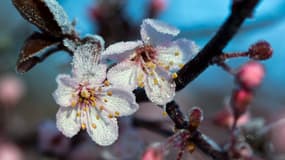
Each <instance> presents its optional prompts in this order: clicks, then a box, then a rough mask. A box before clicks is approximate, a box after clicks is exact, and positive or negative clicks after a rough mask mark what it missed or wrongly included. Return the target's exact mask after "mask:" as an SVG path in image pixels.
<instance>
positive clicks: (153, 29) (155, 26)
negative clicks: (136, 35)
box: [141, 19, 180, 45]
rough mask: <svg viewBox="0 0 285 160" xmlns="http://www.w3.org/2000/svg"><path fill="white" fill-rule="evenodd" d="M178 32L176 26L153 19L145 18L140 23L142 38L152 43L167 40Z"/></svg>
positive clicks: (157, 43) (155, 43)
mask: <svg viewBox="0 0 285 160" xmlns="http://www.w3.org/2000/svg"><path fill="white" fill-rule="evenodd" d="M179 32H180V31H179V30H178V29H177V28H175V27H172V26H170V25H168V24H165V23H164V22H161V21H158V20H154V19H145V20H144V21H143V23H142V25H141V37H142V40H143V41H144V42H145V43H148V44H152V45H159V44H162V43H166V42H169V41H171V40H172V39H173V38H174V37H175V36H177V35H178V34H179Z"/></svg>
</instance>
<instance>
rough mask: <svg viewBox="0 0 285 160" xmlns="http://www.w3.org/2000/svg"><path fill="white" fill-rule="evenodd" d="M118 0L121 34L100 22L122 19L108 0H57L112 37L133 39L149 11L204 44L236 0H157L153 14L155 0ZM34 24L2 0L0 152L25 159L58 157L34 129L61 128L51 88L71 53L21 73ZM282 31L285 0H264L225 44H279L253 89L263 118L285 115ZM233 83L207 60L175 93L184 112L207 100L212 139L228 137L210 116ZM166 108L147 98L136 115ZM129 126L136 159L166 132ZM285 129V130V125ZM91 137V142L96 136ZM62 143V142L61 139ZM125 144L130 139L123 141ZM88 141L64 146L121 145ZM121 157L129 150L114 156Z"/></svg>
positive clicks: (83, 29)
mask: <svg viewBox="0 0 285 160" xmlns="http://www.w3.org/2000/svg"><path fill="white" fill-rule="evenodd" d="M117 1H121V2H120V3H123V4H122V5H121V6H122V8H121V9H120V11H121V12H120V15H121V16H123V20H125V21H127V23H128V25H127V27H126V26H125V28H123V29H126V28H127V30H128V32H124V31H123V29H122V30H116V32H115V33H112V34H117V35H119V36H117V37H116V36H114V37H112V36H110V35H108V33H105V32H104V29H103V30H102V28H101V29H100V25H101V26H102V23H104V25H105V26H106V24H107V26H108V24H109V23H110V24H112V22H114V19H107V20H105V21H102V20H101V19H100V16H101V15H100V14H103V15H104V14H114V15H112V16H113V17H112V16H111V17H112V18H114V17H115V19H116V18H118V19H119V20H118V21H119V22H121V21H120V18H122V17H120V16H118V15H117V16H116V14H118V12H115V13H112V8H107V11H106V10H105V11H104V10H103V11H102V10H100V9H98V8H100V7H98V6H100V5H101V4H102V3H107V2H106V1H105V2H104V0H101V1H100V0H98V1H96V0H81V1H73V0H59V3H60V4H61V5H62V6H63V8H64V9H65V10H66V12H67V14H68V15H69V17H70V20H76V22H77V23H76V28H77V30H78V31H79V33H80V35H82V36H84V35H85V34H87V33H92V34H95V33H103V34H106V36H108V37H106V38H108V42H107V44H108V43H111V42H113V41H120V40H128V39H136V38H137V37H136V36H137V33H138V32H139V25H140V23H141V22H142V20H143V19H144V18H146V17H149V16H152V17H154V18H157V19H161V20H163V21H165V22H167V23H169V24H171V25H173V26H176V27H178V28H179V29H180V30H181V34H180V35H179V36H180V37H185V38H189V39H192V40H194V41H195V42H196V43H197V44H198V45H199V46H201V47H203V46H204V45H205V44H206V42H207V41H208V40H209V39H210V38H211V37H212V36H213V35H214V33H215V32H216V31H217V29H218V28H219V26H220V25H221V23H222V22H223V21H224V20H225V18H226V17H227V15H228V14H229V13H230V5H231V2H232V1H230V0H219V1H213V0H160V1H158V2H156V3H157V4H156V6H155V7H156V8H155V9H156V10H155V11H156V12H155V13H152V14H150V11H151V10H150V6H151V5H154V4H153V1H152V0H125V1H124V0H117ZM108 3H110V4H112V3H117V2H116V0H108ZM96 6H97V8H96ZM160 7H161V8H160ZM108 9H110V10H108ZM98 15H99V16H98ZM98 17H99V18H98ZM104 25H103V26H104ZM118 25H121V24H118ZM130 26H131V27H130ZM130 28H131V29H130ZM35 30H37V28H36V27H34V26H33V25H31V24H29V23H28V22H27V21H25V20H24V19H23V18H22V17H21V16H20V15H19V13H18V12H17V10H16V9H15V8H14V7H13V5H12V3H11V1H10V0H2V1H1V2H0V100H1V101H2V102H1V103H0V105H1V106H0V107H1V109H0V112H1V113H0V116H1V118H0V119H1V127H0V128H1V132H2V133H0V136H1V137H0V143H1V144H0V160H4V159H1V153H2V154H3V153H4V151H5V149H6V150H8V151H9V152H11V153H12V152H15V154H16V152H17V154H19V156H21V155H24V156H23V157H25V159H28V160H30V159H37V160H38V159H47V160H48V159H56V158H54V157H53V156H49V155H50V154H41V153H42V152H43V150H45V149H42V148H41V147H40V145H39V144H38V141H39V140H38V139H37V138H35V136H37V137H38V135H39V134H37V133H39V131H40V130H41V128H45V129H47V131H42V132H43V133H47V132H49V131H50V130H51V132H53V130H56V129H54V128H53V127H54V126H53V125H52V124H53V123H54V121H55V113H56V112H57V109H58V106H57V105H56V103H55V102H54V100H53V98H52V96H51V94H52V92H53V91H54V90H55V89H56V82H55V77H56V76H57V74H59V73H64V72H65V73H68V72H70V61H71V57H70V56H69V55H68V54H66V53H64V52H59V53H57V54H55V55H52V56H50V57H49V58H48V59H47V60H46V61H45V62H43V63H41V64H39V65H37V66H36V67H35V68H33V69H32V70H31V71H29V72H28V73H25V74H24V75H21V74H17V73H16V71H15V66H16V62H17V56H18V54H19V51H20V48H21V47H22V45H23V43H24V41H25V39H26V38H27V37H28V36H29V35H30V34H31V33H32V32H33V31H35ZM121 32H122V33H121ZM284 35H285V1H284V0H274V1H272V0H263V1H262V3H261V4H260V5H259V6H258V7H257V9H256V11H255V13H254V16H253V17H252V18H251V19H248V20H247V21H246V23H245V24H244V25H243V27H242V28H241V30H240V31H239V33H238V34H237V35H236V36H235V38H234V39H233V40H232V41H231V42H230V43H229V45H228V46H227V48H226V49H225V51H228V52H231V51H246V50H247V49H248V47H249V46H250V45H251V44H253V43H255V42H256V41H258V40H266V41H268V42H270V44H271V45H272V48H273V50H274V54H273V57H272V58H271V59H269V60H267V61H264V62H262V63H263V64H264V66H265V68H266V76H265V79H264V82H263V84H262V86H261V87H260V88H259V89H258V90H257V91H256V96H255V99H254V102H253V103H252V104H251V106H252V107H251V114H252V117H263V118H264V120H265V122H266V123H270V122H272V121H275V120H277V119H280V118H282V115H283V117H285V116H284V113H285V85H284V82H285V54H284V53H285V45H284ZM110 37H111V38H110ZM126 37H127V38H126ZM104 38H105V37H104ZM112 38H113V39H112ZM247 60H248V59H246V58H240V59H234V60H230V61H229V64H230V65H231V66H233V67H235V68H236V67H238V66H240V65H241V64H242V63H244V62H246V61H247ZM234 86H235V84H234V80H233V77H231V76H230V75H228V74H227V73H225V72H224V71H223V70H222V69H220V68H218V67H216V66H213V67H209V68H208V69H207V70H206V72H204V73H203V74H202V75H201V76H199V77H198V78H197V79H196V80H195V81H193V82H192V83H191V84H190V85H189V86H188V87H187V88H185V89H184V90H182V91H181V92H179V93H177V96H176V100H177V102H178V103H179V104H180V105H181V106H182V107H183V110H184V111H185V112H188V111H189V110H190V108H191V107H193V106H199V107H201V108H203V110H204V113H205V121H204V122H203V125H202V130H204V131H205V132H206V133H208V134H209V135H210V137H212V138H213V139H216V140H217V141H219V142H223V141H224V140H225V138H223V136H221V135H227V131H226V130H225V129H220V128H218V127H215V126H214V125H213V124H212V119H213V117H214V116H215V114H216V112H218V111H219V110H221V109H222V108H223V107H224V106H225V104H224V102H225V99H226V97H228V96H229V95H230V94H231V91H232V89H233V88H234ZM1 90H3V91H1ZM9 95H10V96H9ZM17 96H18V97H17ZM161 112H162V111H161V110H160V109H159V108H157V107H154V106H153V105H152V104H150V103H147V104H142V107H141V109H140V111H139V112H138V113H137V114H136V116H137V117H140V118H146V119H151V120H157V119H166V121H167V118H163V116H162V114H161ZM149 113H151V114H149ZM47 120H48V122H47ZM122 121H126V122H122V124H126V126H128V125H129V124H128V123H129V122H128V121H129V120H128V119H126V120H122ZM168 127H169V128H171V123H169V126H168ZM126 128H128V127H126ZM130 130H132V129H130ZM55 132H56V131H55ZM133 132H134V133H133ZM221 133H222V134H221ZM283 133H284V131H283ZM128 134H131V135H133V139H134V141H136V142H138V144H139V145H137V146H139V147H137V148H138V149H136V151H135V152H134V155H135V156H134V157H136V158H137V159H138V157H139V155H141V154H142V152H143V150H144V148H145V147H146V146H148V145H149V144H150V143H151V142H154V141H163V140H164V139H163V138H162V137H160V136H158V135H156V134H152V133H151V132H148V131H146V130H143V129H135V131H133V130H132V131H130V133H129V132H128ZM7 135H8V136H7ZM27 135H28V137H27ZM279 136H280V135H279ZM283 136H285V133H284V135H283ZM35 139H36V141H35ZM125 139H126V138H125ZM89 141H90V142H91V140H89ZM122 141H124V140H122ZM281 142H284V143H281V144H283V145H285V141H284V139H281ZM63 143H64V142H63ZM62 145H63V146H65V145H64V144H62ZM128 145H130V144H127V145H126V144H124V145H122V146H128ZM1 146H4V148H3V147H2V148H1ZM25 146H28V147H25ZM66 146H68V145H66ZM66 146H65V147H66ZM86 146H87V147H86ZM9 147H10V148H9ZM84 147H85V148H84ZM84 147H82V148H83V149H82V148H79V149H77V150H75V149H72V152H69V151H68V152H67V151H66V153H68V154H71V155H72V154H76V153H77V152H79V154H84V153H89V152H90V151H93V150H92V149H94V148H95V150H98V152H97V154H96V155H95V156H94V157H96V158H94V159H112V158H114V157H112V156H111V157H110V155H112V154H111V153H112V151H114V152H115V151H117V150H116V148H115V149H114V147H113V148H112V147H109V148H108V149H107V150H108V151H110V152H108V153H107V152H105V151H104V150H105V149H101V148H99V147H98V146H96V145H95V144H94V143H92V142H91V143H88V144H86V145H85V146H84ZM9 149H10V150H9ZM60 149H62V148H60ZM60 149H57V150H60ZM80 149H81V150H80ZM129 149H130V150H131V149H133V148H129ZM63 150H64V148H63ZM66 150H71V149H66ZM78 150H79V151H78ZM82 150H83V151H82ZM126 150H128V149H126ZM64 153H65V152H64ZM104 153H106V154H105V156H102V155H103V154H104ZM126 153H128V152H126ZM106 155H107V156H106ZM120 155H122V154H120ZM193 156H194V157H195V159H206V157H205V156H203V155H201V154H199V152H198V153H194V155H192V156H189V155H188V157H192V158H193ZM74 157H76V156H74ZM102 157H103V158H102ZM106 157H107V158H106ZM108 157H109V158H108ZM170 157H171V156H170ZM185 157H186V156H185ZM16 158H17V157H16ZM136 158H131V159H136ZM168 158H169V157H168ZM117 159H128V158H123V157H122V158H120V157H119V156H117ZM170 159H171V158H170ZM11 160H16V159H11ZM17 160H18V159H17ZM19 160H21V159H19Z"/></svg>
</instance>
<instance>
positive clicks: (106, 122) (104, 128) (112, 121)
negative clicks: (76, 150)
mask: <svg viewBox="0 0 285 160" xmlns="http://www.w3.org/2000/svg"><path fill="white" fill-rule="evenodd" d="M97 114H98V112H97V110H96V109H95V108H90V112H89V115H88V119H87V132H88V134H89V136H90V137H91V139H92V140H93V141H95V142H96V143H97V144H99V145H101V146H108V145H111V144H113V143H114V142H115V141H116V140H117V139H118V122H117V119H116V118H108V114H107V113H106V112H104V111H103V112H101V113H100V115H101V118H100V119H96V116H94V115H97Z"/></svg>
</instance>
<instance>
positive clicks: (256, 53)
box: [248, 41, 273, 60]
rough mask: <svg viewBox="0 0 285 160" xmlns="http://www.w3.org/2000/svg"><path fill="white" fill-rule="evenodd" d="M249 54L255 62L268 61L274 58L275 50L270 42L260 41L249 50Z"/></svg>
mask: <svg viewBox="0 0 285 160" xmlns="http://www.w3.org/2000/svg"><path fill="white" fill-rule="evenodd" d="M248 53H249V57H250V58H252V59H254V60H266V59H268V58H270V57H271V56H272V53H273V50H272V48H271V46H270V44H269V43H268V42H266V41H259V42H257V43H255V44H253V45H252V46H251V47H250V48H249V50H248Z"/></svg>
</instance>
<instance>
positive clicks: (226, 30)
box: [175, 0, 260, 91]
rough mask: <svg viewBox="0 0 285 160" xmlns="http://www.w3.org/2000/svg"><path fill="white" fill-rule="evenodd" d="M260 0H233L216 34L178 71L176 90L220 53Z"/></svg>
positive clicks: (192, 78) (204, 68)
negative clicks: (236, 0) (230, 9)
mask: <svg viewBox="0 0 285 160" xmlns="http://www.w3.org/2000/svg"><path fill="white" fill-rule="evenodd" d="M259 1H260V0H241V1H238V2H233V3H234V4H233V7H232V13H231V15H230V16H229V17H228V18H227V20H226V21H225V22H224V24H223V25H222V27H221V28H220V29H219V31H218V32H217V33H216V35H215V36H214V37H213V38H212V39H211V40H210V41H209V42H208V43H207V44H206V46H205V47H204V48H203V49H202V50H201V51H200V52H199V53H198V55H197V56H196V57H195V58H194V59H192V60H190V61H189V62H188V63H187V64H185V66H184V67H183V68H182V69H181V70H180V71H179V72H178V78H177V79H176V80H175V82H176V90H178V91H179V90H181V89H183V88H184V87H185V86H187V84H189V83H190V82H191V81H193V80H194V79H195V78H197V77H198V75H200V74H201V73H202V72H203V71H205V70H206V69H207V67H208V66H209V65H210V64H211V61H212V59H213V57H215V56H217V55H220V54H222V50H223V49H224V48H225V46H226V45H227V44H228V42H229V41H230V40H231V39H232V38H233V36H234V35H235V34H236V33H237V31H238V29H239V28H240V27H241V25H242V23H243V22H244V21H245V19H246V18H247V17H249V16H251V14H252V12H253V10H254V8H255V6H256V5H257V4H258V3H259Z"/></svg>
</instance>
